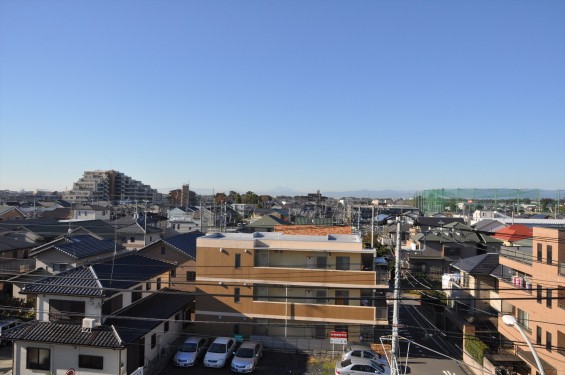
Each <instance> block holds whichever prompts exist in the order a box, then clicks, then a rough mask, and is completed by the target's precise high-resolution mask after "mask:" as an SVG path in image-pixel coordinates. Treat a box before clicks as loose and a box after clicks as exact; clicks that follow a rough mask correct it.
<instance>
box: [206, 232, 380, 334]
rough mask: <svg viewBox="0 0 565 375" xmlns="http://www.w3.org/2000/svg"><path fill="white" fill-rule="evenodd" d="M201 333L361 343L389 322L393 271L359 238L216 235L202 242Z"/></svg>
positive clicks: (271, 233) (241, 234) (344, 235)
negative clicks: (335, 337) (340, 334)
mask: <svg viewBox="0 0 565 375" xmlns="http://www.w3.org/2000/svg"><path fill="white" fill-rule="evenodd" d="M196 251H197V255H196V282H197V299H196V321H197V322H199V324H198V325H197V329H198V330H199V331H201V333H205V334H209V335H230V336H231V335H233V334H240V335H244V336H251V335H257V336H263V335H264V336H267V335H268V336H280V337H303V338H320V339H322V338H327V337H328V336H329V333H330V332H331V331H344V330H346V331H348V332H349V337H350V338H351V337H355V340H357V339H358V337H359V335H360V334H366V332H369V331H370V330H371V329H372V327H374V326H376V325H386V324H387V323H388V309H387V306H386V299H385V293H384V292H385V291H386V289H387V287H388V281H389V273H388V270H387V269H386V267H385V268H383V269H381V270H375V266H374V264H375V262H374V255H375V250H374V249H364V248H363V243H362V240H361V238H360V237H359V236H358V235H352V234H330V235H325V236H322V235H287V234H283V233H280V232H255V233H213V234H208V235H206V236H203V237H200V238H198V239H197V250H196Z"/></svg>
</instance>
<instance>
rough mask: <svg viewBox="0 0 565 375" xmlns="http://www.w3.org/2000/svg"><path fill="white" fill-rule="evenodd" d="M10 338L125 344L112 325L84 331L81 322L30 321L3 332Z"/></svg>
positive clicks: (111, 346)
mask: <svg viewBox="0 0 565 375" xmlns="http://www.w3.org/2000/svg"><path fill="white" fill-rule="evenodd" d="M2 336H3V337H4V338H6V339H10V340H25V341H33V342H44V343H54V344H66V345H81V346H95V347H102V348H122V347H123V346H124V345H123V343H122V342H120V338H119V337H118V336H117V335H116V333H115V332H114V330H113V329H112V327H111V326H106V325H102V326H98V327H95V328H94V329H92V330H91V331H89V332H83V330H82V326H81V324H60V323H50V322H37V321H34V322H28V323H24V324H20V325H19V326H16V327H15V328H13V329H11V330H9V331H6V332H5V333H4V332H3V333H2Z"/></svg>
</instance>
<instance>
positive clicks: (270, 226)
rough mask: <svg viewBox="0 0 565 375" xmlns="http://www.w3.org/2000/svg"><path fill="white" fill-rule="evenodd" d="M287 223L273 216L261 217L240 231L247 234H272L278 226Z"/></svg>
mask: <svg viewBox="0 0 565 375" xmlns="http://www.w3.org/2000/svg"><path fill="white" fill-rule="evenodd" d="M288 224H289V223H287V222H285V221H284V220H282V219H279V218H278V217H275V216H270V215H267V216H263V217H262V218H260V219H257V220H255V221H253V222H251V223H249V224H247V225H246V226H244V227H243V229H242V231H245V232H247V233H252V232H273V231H274V230H275V227H276V226H278V225H288Z"/></svg>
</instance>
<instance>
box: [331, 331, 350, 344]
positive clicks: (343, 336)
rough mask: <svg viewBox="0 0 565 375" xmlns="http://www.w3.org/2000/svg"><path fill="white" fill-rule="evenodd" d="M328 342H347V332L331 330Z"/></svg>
mask: <svg viewBox="0 0 565 375" xmlns="http://www.w3.org/2000/svg"><path fill="white" fill-rule="evenodd" d="M330 344H342V345H346V344H347V332H340V331H331V332H330Z"/></svg>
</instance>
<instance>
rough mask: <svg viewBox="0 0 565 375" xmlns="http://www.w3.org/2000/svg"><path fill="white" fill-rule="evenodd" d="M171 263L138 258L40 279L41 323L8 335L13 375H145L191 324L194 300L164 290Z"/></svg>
mask: <svg viewBox="0 0 565 375" xmlns="http://www.w3.org/2000/svg"><path fill="white" fill-rule="evenodd" d="M173 267H174V266H172V265H171V264H169V263H165V262H161V261H159V260H155V259H150V258H147V257H143V256H140V255H138V254H127V255H125V256H122V257H117V258H116V259H112V260H111V261H108V262H103V263H97V264H93V265H89V266H82V267H77V268H74V269H71V270H68V271H65V272H63V273H60V274H59V275H57V276H51V277H47V278H44V279H42V280H39V281H36V282H34V283H33V284H29V285H28V286H26V287H25V288H23V290H22V293H24V294H30V295H35V296H36V297H37V305H36V317H35V318H36V320H35V321H32V322H28V323H25V324H21V325H19V326H17V327H16V328H14V329H12V330H10V331H8V332H6V335H5V336H6V338H8V339H11V340H13V341H14V348H13V349H14V350H13V369H12V372H13V373H14V374H23V375H27V374H38V373H51V374H54V375H55V374H57V375H64V374H68V371H69V369H75V371H76V372H77V373H80V374H130V373H132V372H133V371H135V370H136V369H138V368H139V367H143V369H144V373H145V374H154V373H157V372H158V371H160V368H158V367H157V366H156V365H155V364H156V363H157V361H158V360H159V358H160V357H161V355H162V353H163V349H164V348H166V347H167V346H168V345H170V344H171V343H172V342H173V341H174V340H175V339H176V338H177V337H178V335H179V333H180V332H182V330H183V328H184V327H185V326H186V315H185V313H186V311H187V310H188V309H189V307H190V306H191V304H192V303H193V297H192V296H189V295H187V294H186V293H183V292H180V291H177V290H173V289H169V288H166V286H167V285H168V282H169V281H168V275H169V272H170V270H171V269H172V268H173Z"/></svg>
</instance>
